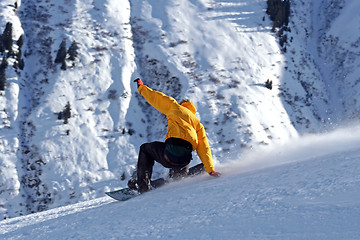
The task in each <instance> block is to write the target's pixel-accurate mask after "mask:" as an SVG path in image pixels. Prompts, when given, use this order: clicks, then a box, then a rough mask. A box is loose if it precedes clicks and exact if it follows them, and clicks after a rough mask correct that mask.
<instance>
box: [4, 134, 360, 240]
mask: <svg viewBox="0 0 360 240" xmlns="http://www.w3.org/2000/svg"><path fill="white" fill-rule="evenodd" d="M359 146H360V128H359V127H352V128H348V129H343V130H338V131H335V132H332V133H328V134H324V135H316V136H307V137H303V138H301V139H298V140H295V141H292V142H291V143H287V144H286V145H282V146H272V147H271V148H268V149H267V150H266V149H264V150H262V151H259V152H257V153H256V152H250V153H249V154H246V155H244V156H243V159H242V161H238V162H237V163H228V164H227V165H221V166H219V170H220V171H221V172H222V173H223V175H222V177H220V178H213V177H210V176H208V175H202V176H198V177H194V178H190V179H186V180H183V181H181V182H176V183H172V184H169V185H167V186H164V187H162V188H160V189H157V190H155V191H152V192H149V193H146V194H144V195H141V196H139V197H136V198H134V199H131V200H129V201H126V202H117V201H114V200H112V199H111V198H109V197H101V198H98V199H95V200H91V201H86V202H82V203H78V204H74V205H69V206H65V207H60V208H56V209H52V210H49V211H45V212H40V213H36V214H30V215H27V216H23V217H16V218H12V219H8V220H4V221H2V222H0V234H1V236H0V238H1V239H34V240H35V239H327V240H328V239H337V240H338V239H360V202H359V199H360V188H359V183H360V175H359V172H360V164H359V159H360V147H359ZM239 162H241V165H240V164H239Z"/></svg>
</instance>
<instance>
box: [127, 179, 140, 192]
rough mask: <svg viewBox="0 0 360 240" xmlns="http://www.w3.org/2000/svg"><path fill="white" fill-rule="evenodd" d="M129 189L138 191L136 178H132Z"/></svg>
mask: <svg viewBox="0 0 360 240" xmlns="http://www.w3.org/2000/svg"><path fill="white" fill-rule="evenodd" d="M128 188H130V189H131V190H135V191H137V190H138V187H137V184H136V179H134V178H130V180H129V181H128Z"/></svg>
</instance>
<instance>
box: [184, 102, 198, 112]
mask: <svg viewBox="0 0 360 240" xmlns="http://www.w3.org/2000/svg"><path fill="white" fill-rule="evenodd" d="M181 106H183V107H186V108H187V109H189V110H190V111H191V112H192V113H193V114H194V115H195V114H196V108H195V105H194V104H193V103H192V102H183V103H182V104H181Z"/></svg>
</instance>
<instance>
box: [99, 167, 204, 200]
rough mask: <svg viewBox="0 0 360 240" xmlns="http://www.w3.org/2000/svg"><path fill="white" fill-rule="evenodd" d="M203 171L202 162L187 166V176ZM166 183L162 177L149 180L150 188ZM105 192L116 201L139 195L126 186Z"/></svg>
mask: <svg viewBox="0 0 360 240" xmlns="http://www.w3.org/2000/svg"><path fill="white" fill-rule="evenodd" d="M203 172H205V169H204V165H203V164H202V163H199V164H198V165H195V166H193V167H191V168H189V172H188V175H187V176H195V175H199V174H201V173H203ZM166 183H168V181H166V180H165V179H164V178H159V179H156V180H153V181H151V182H150V184H151V190H154V189H156V188H159V187H161V186H163V185H165V184H166ZM105 194H106V195H108V196H109V197H111V198H113V199H115V200H118V201H126V200H129V199H131V198H134V197H136V196H139V195H140V193H139V192H138V191H136V190H132V189H130V188H128V187H126V188H122V189H119V190H115V191H111V192H105Z"/></svg>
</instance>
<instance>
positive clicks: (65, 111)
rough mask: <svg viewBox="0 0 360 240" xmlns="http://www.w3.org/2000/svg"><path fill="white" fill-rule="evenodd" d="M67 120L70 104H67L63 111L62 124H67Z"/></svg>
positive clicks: (69, 113)
mask: <svg viewBox="0 0 360 240" xmlns="http://www.w3.org/2000/svg"><path fill="white" fill-rule="evenodd" d="M69 118H71V106H70V102H67V104H66V106H65V110H64V123H65V124H68V122H69Z"/></svg>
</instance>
